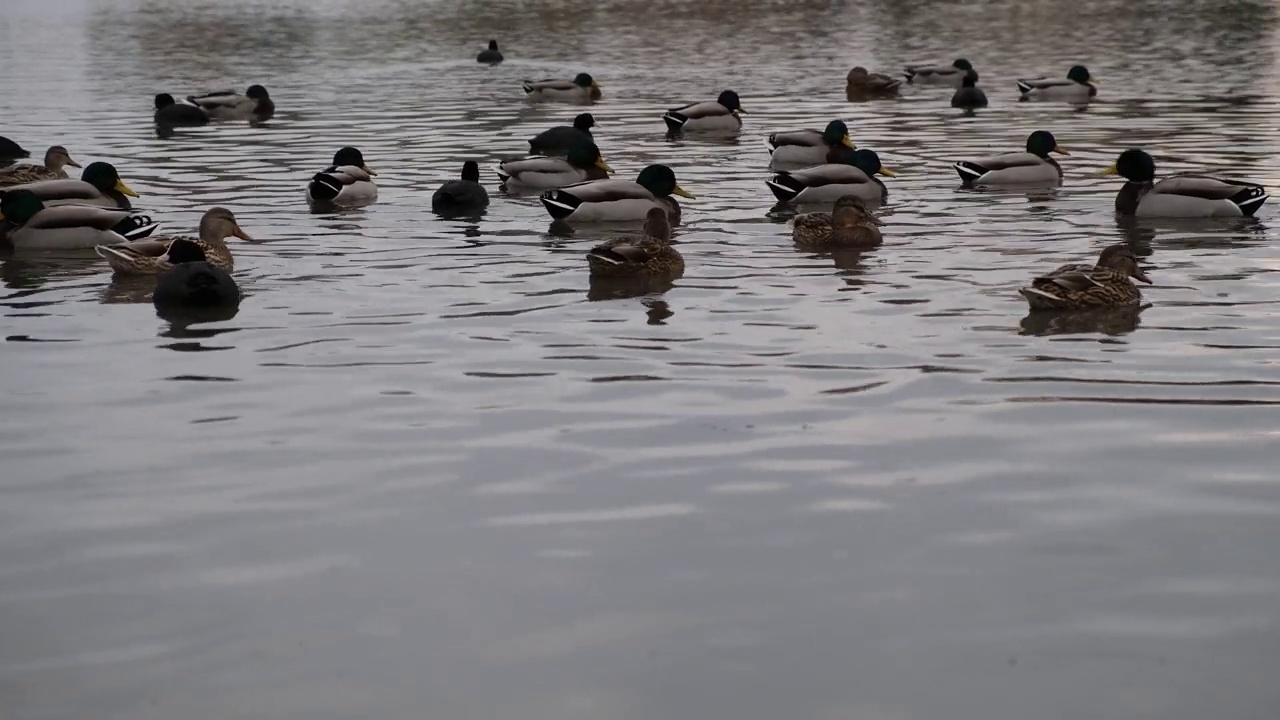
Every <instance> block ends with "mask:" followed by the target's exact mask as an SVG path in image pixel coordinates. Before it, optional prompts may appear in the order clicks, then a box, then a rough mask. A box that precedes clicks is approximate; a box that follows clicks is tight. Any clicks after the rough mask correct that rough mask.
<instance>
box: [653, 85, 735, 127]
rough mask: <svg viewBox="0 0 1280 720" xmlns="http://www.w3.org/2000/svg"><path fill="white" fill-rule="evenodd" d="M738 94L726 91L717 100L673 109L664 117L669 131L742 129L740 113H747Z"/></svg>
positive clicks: (663, 119)
mask: <svg viewBox="0 0 1280 720" xmlns="http://www.w3.org/2000/svg"><path fill="white" fill-rule="evenodd" d="M745 112H746V110H743V109H742V102H741V100H739V98H738V93H736V92H734V91H732V90H725V91H724V92H722V93H720V96H719V97H717V98H716V99H715V100H708V101H705V102H697V103H692V104H690V105H685V106H683V107H678V108H672V109H671V110H668V111H667V112H666V113H665V114H664V115H663V116H662V121H663V122H665V123H666V124H667V130H668V131H670V132H673V133H681V132H707V131H709V132H724V131H736V130H740V129H741V128H742V118H741V117H739V113H745Z"/></svg>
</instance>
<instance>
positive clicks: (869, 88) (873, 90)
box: [844, 65, 902, 95]
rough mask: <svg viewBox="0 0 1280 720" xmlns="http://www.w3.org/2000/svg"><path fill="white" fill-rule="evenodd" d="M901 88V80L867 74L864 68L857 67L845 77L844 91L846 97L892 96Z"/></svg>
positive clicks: (878, 74)
mask: <svg viewBox="0 0 1280 720" xmlns="http://www.w3.org/2000/svg"><path fill="white" fill-rule="evenodd" d="M901 86H902V81H901V80H899V79H897V78H893V77H889V76H888V75H881V74H880V73H873V72H867V69H866V68H864V67H862V66H861V65H859V66H858V67H855V68H854V69H852V70H850V71H849V75H848V76H847V77H845V87H844V91H845V94H846V95H892V94H894V93H897V92H898V88H899V87H901Z"/></svg>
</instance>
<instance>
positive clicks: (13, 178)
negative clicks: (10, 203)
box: [0, 145, 80, 186]
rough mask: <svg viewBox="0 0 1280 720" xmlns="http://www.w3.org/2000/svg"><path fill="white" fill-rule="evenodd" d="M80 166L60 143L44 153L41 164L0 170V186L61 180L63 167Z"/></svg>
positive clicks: (63, 174)
mask: <svg viewBox="0 0 1280 720" xmlns="http://www.w3.org/2000/svg"><path fill="white" fill-rule="evenodd" d="M68 166H70V167H77V168H78V167H80V163H78V162H76V161H75V160H72V159H71V154H70V153H68V152H67V149H66V148H64V147H62V146H61V145H54V146H53V147H51V148H49V149H48V150H46V151H45V153H44V163H43V164H41V165H14V166H13V167H9V168H5V169H3V170H0V186H7V185H22V184H25V183H31V182H39V181H41V180H61V179H65V178H66V177H67V171H66V170H63V168H64V167H68Z"/></svg>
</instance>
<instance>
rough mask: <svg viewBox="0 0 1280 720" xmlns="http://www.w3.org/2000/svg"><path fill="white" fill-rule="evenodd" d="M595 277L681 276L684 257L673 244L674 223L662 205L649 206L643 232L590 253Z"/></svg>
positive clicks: (604, 245) (590, 268)
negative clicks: (672, 223) (672, 225)
mask: <svg viewBox="0 0 1280 720" xmlns="http://www.w3.org/2000/svg"><path fill="white" fill-rule="evenodd" d="M587 268H588V269H589V270H590V271H591V277H593V278H633V277H679V276H680V275H682V274H683V273H684V257H682V256H681V255H680V251H679V250H676V249H675V248H674V247H672V245H671V223H670V221H669V220H668V219H667V212H666V210H664V209H662V208H657V207H655V208H649V211H648V212H647V213H645V217H644V234H643V235H641V236H633V237H620V238H615V239H613V240H608V241H606V242H603V243H601V244H599V245H597V246H595V247H594V248H591V251H590V252H588V253H587Z"/></svg>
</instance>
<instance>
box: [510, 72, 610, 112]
mask: <svg viewBox="0 0 1280 720" xmlns="http://www.w3.org/2000/svg"><path fill="white" fill-rule="evenodd" d="M522 87H524V92H525V98H524V99H525V100H527V101H529V102H531V103H539V102H567V103H576V104H578V105H589V104H591V103H593V102H595V101H596V100H599V99H600V98H601V97H603V95H604V93H602V92H601V91H600V86H599V85H597V84H596V81H595V79H594V78H592V77H591V76H590V75H588V74H587V73H578V74H577V75H575V76H574V78H573V79H572V80H538V81H537V82H534V81H532V80H525V81H524V85H523V86H522Z"/></svg>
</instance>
